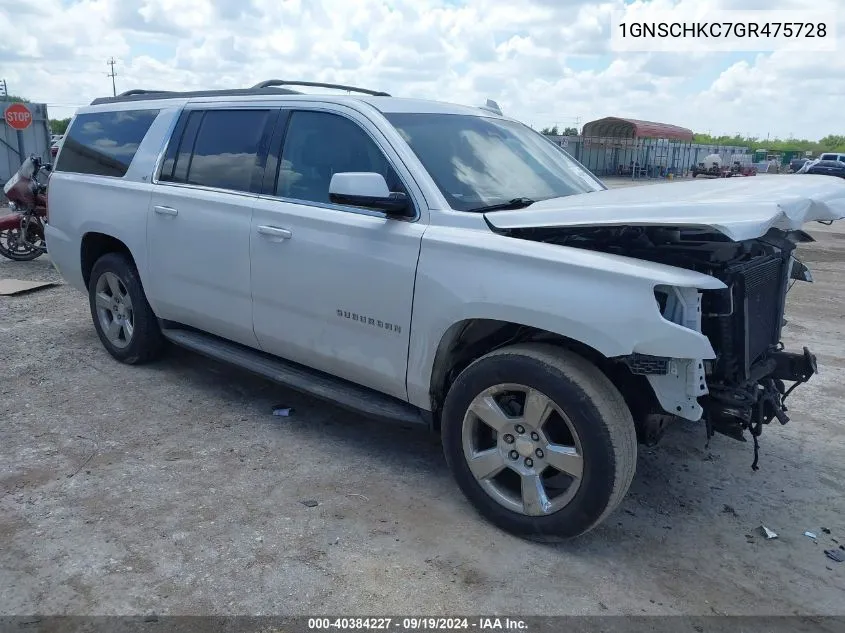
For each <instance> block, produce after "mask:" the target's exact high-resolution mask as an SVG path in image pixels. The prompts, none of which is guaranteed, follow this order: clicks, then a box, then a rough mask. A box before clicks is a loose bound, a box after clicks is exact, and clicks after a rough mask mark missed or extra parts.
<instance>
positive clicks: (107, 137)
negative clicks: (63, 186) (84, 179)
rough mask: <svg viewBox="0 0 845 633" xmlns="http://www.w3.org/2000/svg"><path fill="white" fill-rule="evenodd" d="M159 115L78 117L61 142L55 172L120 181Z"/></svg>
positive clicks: (128, 112) (131, 113)
mask: <svg viewBox="0 0 845 633" xmlns="http://www.w3.org/2000/svg"><path fill="white" fill-rule="evenodd" d="M158 113H159V111H158V110H124V111H119V112H90V113H88V114H80V115H78V116H77V117H76V119H74V121H73V125H71V127H70V130H68V133H67V138H65V140H64V145H63V146H62V151H61V153H60V154H59V160H58V162H57V164H56V171H65V172H74V173H77V174H93V175H97V176H114V177H117V178H122V177H123V176H125V175H126V172H127V171H128V169H129V165H130V163H132V159H133V158H134V157H135V153H136V152H137V151H138V146H139V145H140V144H141V141H142V140H144V136H146V134H147V131H148V130H149V129H150V126H151V125H152V124H153V121H155V118H156V117H157V116H158Z"/></svg>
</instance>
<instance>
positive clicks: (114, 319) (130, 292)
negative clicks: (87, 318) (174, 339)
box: [88, 253, 164, 365]
mask: <svg viewBox="0 0 845 633" xmlns="http://www.w3.org/2000/svg"><path fill="white" fill-rule="evenodd" d="M88 301H89V305H90V307H91V316H92V317H93V319H94V327H95V329H96V330H97V335H98V336H99V337H100V341H101V342H102V344H103V346H104V347H105V348H106V350H108V352H109V354H111V355H112V356H113V357H114V358H116V359H117V360H119V361H121V362H123V363H127V364H130V365H134V364H140V363H145V362H148V361H151V360H154V359H155V358H157V357H158V356H160V355H161V352H162V349H163V347H164V337H163V336H162V334H161V330H160V329H159V326H158V321H157V319H156V316H155V314H154V313H153V311H152V308H150V304H149V303H148V302H147V297H146V295H145V294H144V289H143V287H142V286H141V280H140V279H139V277H138V271H137V270H136V269H135V265H134V263H133V262H132V260H131V259H129V257H127V256H126V255H124V254H122V253H107V254H106V255H103V256H102V257H100V259H98V260H97V262H96V263H95V264H94V268H93V269H92V271H91V279H90V281H89V283H88Z"/></svg>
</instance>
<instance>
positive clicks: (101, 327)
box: [46, 80, 845, 539]
mask: <svg viewBox="0 0 845 633" xmlns="http://www.w3.org/2000/svg"><path fill="white" fill-rule="evenodd" d="M290 85H305V86H309V85H314V84H309V83H308V82H285V81H277V80H271V81H268V82H264V83H262V84H259V85H257V86H255V87H253V88H250V89H243V90H221V91H205V92H195V93H171V92H156V91H144V90H135V91H130V92H129V93H125V94H123V95H119V96H117V97H114V98H103V99H97V100H95V101H94V103H92V105H90V106H87V107H84V108H81V109H80V110H79V111H78V112H77V113H76V115H75V116H74V118H73V120H72V122H71V124H70V127H69V128H68V131H67V135H66V137H65V139H64V142H63V144H62V147H61V149H60V152H59V155H58V158H57V161H56V166H55V171H54V173H53V175H52V177H51V180H50V185H49V191H48V196H49V199H48V206H49V217H48V225H47V229H46V238H47V246H48V250H49V254H50V256H51V258H52V261H53V262H54V264H55V266H56V267H57V269H58V270H59V272H60V273H61V275H63V276H64V278H65V279H66V280H67V281H68V282H69V283H70V284H73V285H74V286H76V287H78V288H79V289H80V290H82V291H84V292H86V293H87V295H88V297H89V301H90V308H91V314H92V317H93V321H94V327H95V328H96V330H97V333H98V334H99V337H100V339H101V341H102V343H103V345H104V346H105V348H106V349H107V350H108V352H109V353H110V354H111V355H112V356H114V357H115V358H116V359H118V360H120V361H123V362H126V363H141V362H145V361H151V360H153V359H155V358H157V357H158V356H159V355H160V354H161V353H162V351H163V349H164V347H165V345H164V344H165V343H166V342H168V341H169V342H172V343H175V344H178V345H181V346H184V347H187V348H189V349H192V350H195V351H197V352H200V353H202V354H205V355H207V356H210V357H212V358H216V359H220V360H223V361H226V362H229V363H233V364H235V365H238V366H241V367H243V368H246V369H248V370H251V371H253V372H256V373H259V374H261V375H263V376H266V377H268V378H270V379H273V380H276V381H279V382H282V383H285V384H288V385H290V386H292V387H294V388H297V389H300V390H303V391H305V392H308V393H311V394H316V395H317V396H320V397H323V398H327V399H330V400H333V401H334V402H336V403H338V404H339V405H342V406H345V407H348V408H350V409H354V410H357V411H359V412H361V413H363V414H364V415H366V416H370V417H374V418H379V419H384V420H394V421H400V422H405V423H421V424H425V425H428V426H429V427H430V428H431V429H432V430H434V431H435V432H438V433H440V434H441V437H442V441H443V447H444V452H445V455H446V460H447V462H448V464H449V467H450V468H451V470H452V472H453V473H454V476H455V479H456V480H457V483H458V485H459V486H460V488H461V490H462V491H463V492H464V494H465V495H466V496H467V497H468V498H469V500H470V501H471V502H472V503H473V505H474V506H475V507H476V508H477V509H478V510H479V511H480V513H481V514H482V515H484V516H485V517H487V518H488V519H489V520H491V521H492V522H494V523H495V524H496V525H498V526H500V527H501V528H503V529H505V530H508V531H510V532H513V533H515V534H519V535H522V536H525V537H529V538H535V539H556V538H568V537H573V536H577V535H579V534H582V533H584V532H586V531H587V530H590V529H591V528H593V527H594V526H596V525H597V524H599V523H600V522H601V521H602V520H603V519H604V518H605V517H606V516H607V515H608V514H609V513H610V512H611V511H612V510H613V509H614V508H615V507H616V506H617V504H618V503H619V502H620V500H621V499H622V498H623V496H624V495H625V493H626V491H627V489H628V486H629V484H630V483H631V479H632V478H633V476H634V470H635V466H636V460H637V444H638V443H643V442H645V443H649V444H653V443H654V442H656V441H657V439H658V438H659V436H660V434H661V432H662V430H663V428H664V427H665V425H666V424H667V423H669V422H671V421H672V420H676V419H684V420H689V421H700V423H701V424H702V425H706V427H707V429H708V431H713V430H715V431H720V432H722V433H724V434H727V435H731V436H734V437H742V435H743V433H746V432H750V433H751V435H752V436H753V437H754V438H755V440H756V437H757V435H759V433H760V431H761V428H762V426H763V425H765V424H767V423H769V422H770V421H771V420H773V419H778V420H780V421H781V422H785V421H786V419H787V418H786V414H785V407H784V405H783V397H784V394H785V383H784V381H789V382H803V381H805V380H807V379H808V378H810V376H811V375H812V374H813V373H814V371H815V368H816V367H815V365H816V361H815V358H814V356H813V355H812V354H811V353H810V352H809V351H808V350H807V349H806V348H805V349H804V350H803V351H799V352H797V353H794V352H788V351H785V350H784V349H783V347H782V345H781V344H780V332H781V327H782V323H783V319H784V305H785V296H786V291H787V286H788V284H789V283H790V281H791V280H804V281H810V280H811V278H810V274H809V271H807V269H806V268H805V267H804V266H803V265H802V264H800V263H799V262H798V261H797V260H796V259H795V258H794V257H793V252H794V249H795V244H796V242H800V241H806V240H810V239H812V238H810V236H808V235H807V234H806V233H804V232H803V231H802V230H801V228H802V225H804V224H805V223H806V222H810V221H817V220H818V221H829V220H836V219H839V218H842V217H843V216H845V183H843V182H841V181H839V180H838V179H833V178H825V177H823V176H818V177H816V176H807V177H804V178H800V179H796V178H788V177H783V178H780V177H770V178H748V179H745V178H743V179H727V180H715V181H705V182H701V181H696V182H683V183H673V184H667V185H665V186H660V187H632V188H624V189H616V190H608V189H606V187H605V186H604V185H603V184H602V183H601V182H600V181H599V180H597V179H596V178H595V177H593V176H592V175H591V174H590V173H589V172H587V170H586V169H584V168H583V167H582V166H581V165H580V164H579V163H577V162H576V161H575V160H573V159H572V158H571V157H570V156H569V155H568V154H566V152H564V151H563V150H561V149H560V148H558V147H557V146H556V145H555V144H554V143H552V142H550V141H549V140H547V139H546V138H545V137H543V136H542V135H540V134H538V133H536V132H534V131H533V130H531V129H530V128H528V127H527V126H525V125H523V124H521V123H519V122H517V121H514V120H511V119H509V118H507V117H505V116H503V115H502V114H501V112H500V111H498V108H497V106H496V105H495V104H494V103H492V102H488V106H485V107H483V108H473V107H463V106H457V105H450V104H445V103H438V102H430V101H421V100H411V99H400V98H395V97H391V96H389V95H386V94H384V93H378V92H374V91H369V90H364V89H359V88H354V87H349V86H330V87H333V88H339V89H341V90H344V91H350V92H354V93H356V94H354V95H353V94H348V95H347V94H343V95H330V94H328V95H327V94H319V95H316V94H303V93H302V92H298V91H295V90H293V89H291V88H290ZM409 450H412V449H409ZM281 475H282V473H280V476H281ZM245 493H246V494H248V491H245Z"/></svg>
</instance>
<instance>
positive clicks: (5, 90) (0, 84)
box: [0, 79, 9, 97]
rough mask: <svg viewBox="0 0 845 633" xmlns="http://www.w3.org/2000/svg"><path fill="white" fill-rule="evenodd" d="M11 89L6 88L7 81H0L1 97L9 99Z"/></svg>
mask: <svg viewBox="0 0 845 633" xmlns="http://www.w3.org/2000/svg"><path fill="white" fill-rule="evenodd" d="M8 96H9V89H8V88H7V87H6V80H5V79H0V97H8Z"/></svg>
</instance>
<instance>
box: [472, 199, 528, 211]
mask: <svg viewBox="0 0 845 633" xmlns="http://www.w3.org/2000/svg"><path fill="white" fill-rule="evenodd" d="M535 202H536V200H532V199H531V198H513V199H511V200H508V201H507V202H499V203H497V204H490V205H487V206H486V207H475V208H474V209H467V210H468V211H472V212H474V213H484V212H485V211H506V210H508V209H524V208H525V207H530V206H531V205H532V204H534V203H535Z"/></svg>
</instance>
